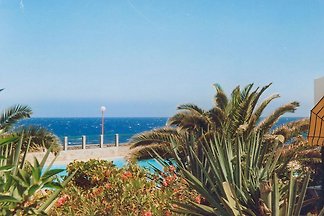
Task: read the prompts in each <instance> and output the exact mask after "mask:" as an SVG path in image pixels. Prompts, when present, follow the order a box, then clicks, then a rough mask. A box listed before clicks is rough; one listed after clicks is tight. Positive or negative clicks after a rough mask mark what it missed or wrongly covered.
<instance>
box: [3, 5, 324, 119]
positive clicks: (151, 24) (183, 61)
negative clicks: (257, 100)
mask: <svg viewBox="0 0 324 216" xmlns="http://www.w3.org/2000/svg"><path fill="white" fill-rule="evenodd" d="M323 75H324V1H320V0H318V1H315V0H314V1H313V0H310V1H302V0H297V1H296V0H293V1H281V0H280V1H216V0H209V1H208V0H196V1H188V0H183V1H180V0H170V1H166V0H163V1H162V0H161V1H153V0H145V1H142V0H114V1H108V0H102V1H99V0H96V1H94V0H78V1H75V0H73V1H72V0H55V1H39V0H25V1H22V2H21V1H19V0H0V80H1V84H0V87H2V88H5V89H6V90H5V91H4V92H1V93H0V100H1V106H0V108H4V107H6V106H8V105H11V104H15V103H23V104H28V105H30V106H31V107H32V109H33V110H34V116H35V117H39V116H43V117H53V116H58V117H70V116H75V117H77V116H82V117H90V116H99V115H100V112H99V108H100V106H101V105H105V106H106V107H107V112H106V115H107V116H170V115H172V114H174V113H175V112H176V106H177V105H179V104H183V103H190V102H191V103H196V104H198V105H200V106H202V107H204V108H209V107H211V105H212V97H213V95H214V89H213V88H212V84H213V83H219V84H221V85H222V86H223V88H224V89H225V90H226V91H227V92H230V91H231V90H232V89H233V88H234V87H235V86H236V85H239V84H240V85H246V84H248V83H251V82H254V83H255V85H257V86H262V85H265V84H267V83H269V82H273V86H272V87H271V88H270V89H269V90H268V91H267V92H266V93H265V96H268V95H270V94H272V93H280V94H281V96H282V97H281V98H280V99H279V100H277V101H276V102H275V103H273V104H272V106H271V107H270V108H269V110H268V111H267V112H271V110H272V109H273V108H275V107H277V106H279V105H281V104H284V103H287V102H289V101H293V100H297V101H300V102H301V107H300V108H299V110H298V111H297V112H296V113H295V114H294V116H307V115H308V114H309V110H310V109H311V107H312V105H313V81H314V79H315V78H318V77H321V76H323Z"/></svg>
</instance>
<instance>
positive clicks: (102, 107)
mask: <svg viewBox="0 0 324 216" xmlns="http://www.w3.org/2000/svg"><path fill="white" fill-rule="evenodd" d="M100 111H101V135H102V136H103V135H104V112H105V111H106V107H105V106H101V107H100Z"/></svg>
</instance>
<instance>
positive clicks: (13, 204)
mask: <svg viewBox="0 0 324 216" xmlns="http://www.w3.org/2000/svg"><path fill="white" fill-rule="evenodd" d="M31 140H32V139H31V138H30V139H29V142H28V144H27V147H26V150H25V151H22V150H21V147H22V143H23V137H21V138H20V139H19V138H18V137H10V138H2V139H0V214H1V215H45V214H46V212H48V210H49V209H50V207H51V206H52V205H53V204H54V202H55V200H56V198H57V196H58V194H59V193H60V191H61V190H62V188H63V187H64V186H65V185H66V184H67V182H68V181H69V180H70V179H71V178H72V176H73V175H71V176H69V177H67V178H66V179H65V180H64V181H63V182H61V181H60V180H59V179H58V178H57V174H59V173H60V172H62V171H63V170H62V169H51V166H52V164H53V162H54V160H55V159H56V158H54V160H53V161H52V162H51V163H50V164H49V165H47V167H45V162H46V160H47V158H48V155H49V153H50V151H51V147H50V148H49V149H48V150H47V152H46V154H45V156H44V158H43V159H42V161H40V162H39V161H38V160H37V159H36V158H35V161H34V164H28V163H27V162H26V154H27V152H28V148H29V147H30V143H31ZM48 193H50V194H51V195H49V194H48Z"/></svg>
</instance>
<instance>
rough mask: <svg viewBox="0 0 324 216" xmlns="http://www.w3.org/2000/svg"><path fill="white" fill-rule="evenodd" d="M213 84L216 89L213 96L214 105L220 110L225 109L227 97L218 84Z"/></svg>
mask: <svg viewBox="0 0 324 216" xmlns="http://www.w3.org/2000/svg"><path fill="white" fill-rule="evenodd" d="M213 86H214V88H215V90H216V95H215V97H214V101H215V106H217V107H219V108H220V109H222V110H225V108H226V106H227V103H228V98H227V96H226V94H225V92H224V91H223V89H222V87H221V86H220V85H219V84H217V83H215V84H214V85H213Z"/></svg>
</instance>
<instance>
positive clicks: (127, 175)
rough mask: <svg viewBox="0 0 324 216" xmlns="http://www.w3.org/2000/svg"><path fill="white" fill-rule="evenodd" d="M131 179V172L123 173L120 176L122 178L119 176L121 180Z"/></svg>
mask: <svg viewBox="0 0 324 216" xmlns="http://www.w3.org/2000/svg"><path fill="white" fill-rule="evenodd" d="M131 177H133V174H132V173H131V172H129V171H126V172H124V173H123V174H122V176H121V178H122V179H123V180H125V179H128V178H131Z"/></svg>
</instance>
